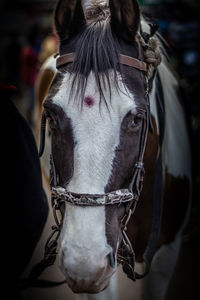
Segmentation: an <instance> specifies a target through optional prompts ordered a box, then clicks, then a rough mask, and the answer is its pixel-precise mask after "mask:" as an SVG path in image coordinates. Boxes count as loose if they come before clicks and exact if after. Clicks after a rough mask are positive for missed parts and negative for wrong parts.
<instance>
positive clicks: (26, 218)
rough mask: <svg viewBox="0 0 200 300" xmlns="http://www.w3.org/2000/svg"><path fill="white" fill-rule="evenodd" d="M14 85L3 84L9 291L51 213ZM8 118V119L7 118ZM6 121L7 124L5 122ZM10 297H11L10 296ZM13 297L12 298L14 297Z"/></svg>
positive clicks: (0, 94) (4, 207) (3, 208)
mask: <svg viewBox="0 0 200 300" xmlns="http://www.w3.org/2000/svg"><path fill="white" fill-rule="evenodd" d="M14 93H15V89H14V87H11V86H8V85H5V84H0V99H1V105H2V106H3V107H2V109H3V110H2V111H3V114H4V116H5V118H4V122H2V127H1V128H4V129H3V143H4V147H3V153H2V157H3V159H4V161H5V163H4V165H3V169H1V171H2V174H3V183H4V184H3V186H4V188H5V191H6V195H5V199H6V201H4V202H3V203H2V205H1V211H2V212H5V213H6V215H7V217H6V223H5V224H6V227H5V226H4V228H5V232H3V233H5V239H4V246H5V247H6V249H7V251H6V253H5V252H4V258H5V270H4V271H5V272H4V276H5V277H6V275H7V273H9V277H6V278H9V280H8V282H7V283H8V284H9V290H8V291H6V294H9V293H10V292H15V297H16V298H14V299H17V294H18V288H17V286H18V279H19V277H20V276H21V275H22V273H23V271H24V270H25V268H26V267H27V265H28V263H29V261H30V259H31V256H32V254H33V251H34V249H35V246H36V244H37V243H38V241H39V239H40V237H41V234H42V230H43V228H44V225H45V223H46V219H47V216H48V202H47V198H46V195H45V192H44V190H43V186H42V179H41V170H40V162H39V158H38V150H37V147H36V144H35V139H34V137H33V134H32V130H31V129H30V127H29V125H28V124H27V122H26V121H25V119H24V118H23V117H22V116H21V115H20V113H19V112H18V110H17V109H16V107H15V106H14V104H13V102H12V100H11V98H12V96H13V94H14ZM5 120H6V122H5ZM5 124H6V126H5ZM8 298H9V297H8ZM12 299H13V298H12Z"/></svg>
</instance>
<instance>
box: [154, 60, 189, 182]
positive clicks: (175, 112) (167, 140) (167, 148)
mask: <svg viewBox="0 0 200 300" xmlns="http://www.w3.org/2000/svg"><path fill="white" fill-rule="evenodd" d="M158 71H159V75H160V78H161V81H162V83H163V93H164V100H165V112H166V113H165V115H166V122H165V134H164V141H163V152H162V156H163V162H164V165H165V166H166V167H167V170H168V173H169V174H172V175H173V176H175V177H184V176H186V177H188V178H189V179H190V178H191V159H190V158H191V153H190V147H189V138H188V131H187V127H186V121H185V116H184V111H183V107H182V106H181V103H180V100H179V99H178V88H179V82H178V79H177V77H175V75H174V73H173V72H172V71H170V66H169V64H168V62H167V61H166V59H165V58H164V57H163V60H162V63H161V65H160V66H159V67H158Z"/></svg>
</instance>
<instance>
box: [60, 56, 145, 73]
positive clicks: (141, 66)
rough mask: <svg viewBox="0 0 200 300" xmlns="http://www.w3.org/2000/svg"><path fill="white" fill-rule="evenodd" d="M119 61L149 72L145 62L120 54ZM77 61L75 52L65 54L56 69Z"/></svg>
mask: <svg viewBox="0 0 200 300" xmlns="http://www.w3.org/2000/svg"><path fill="white" fill-rule="evenodd" d="M119 59H120V63H121V64H122V65H126V66H129V67H133V68H135V69H138V70H140V71H143V72H146V71H147V64H146V63H145V62H144V61H141V60H139V59H137V58H133V57H131V56H127V55H123V54H120V56H119ZM75 60H76V56H75V53H74V52H72V53H67V54H63V55H61V56H59V57H58V58H57V60H56V68H57V69H58V68H59V67H61V66H63V65H65V64H67V63H71V62H74V61H75Z"/></svg>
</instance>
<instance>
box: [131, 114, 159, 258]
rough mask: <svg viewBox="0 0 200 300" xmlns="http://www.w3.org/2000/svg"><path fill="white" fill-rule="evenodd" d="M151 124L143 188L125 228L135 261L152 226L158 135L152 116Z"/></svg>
mask: <svg viewBox="0 0 200 300" xmlns="http://www.w3.org/2000/svg"><path fill="white" fill-rule="evenodd" d="M152 124H153V128H154V132H153V133H150V132H149V134H148V139H147V145H146V150H145V155H144V168H145V176H144V183H143V189H142V193H141V196H140V198H139V201H138V205H137V207H136V210H135V213H134V215H133V216H132V218H131V219H130V221H129V224H128V230H127V234H128V237H129V238H130V241H131V243H132V245H133V249H134V251H135V254H136V259H137V261H142V255H143V253H144V251H145V249H146V245H147V243H148V240H149V235H150V233H151V226H152V216H153V197H154V181H155V173H156V163H157V154H158V149H159V136H158V131H157V125H156V121H155V119H154V117H152Z"/></svg>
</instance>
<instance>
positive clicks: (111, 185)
mask: <svg viewBox="0 0 200 300" xmlns="http://www.w3.org/2000/svg"><path fill="white" fill-rule="evenodd" d="M61 2H62V1H61ZM57 13H58V10H57ZM90 38H92V36H90ZM61 46H62V44H61ZM109 46H110V45H108V47H109ZM112 46H113V45H112ZM84 47H85V45H84ZM108 52H109V51H108ZM120 52H121V53H124V54H127V55H130V56H133V55H132V53H135V55H138V49H137V44H136V43H133V45H131V46H130V45H129V46H127V43H126V42H124V41H121V44H120ZM110 54H111V52H110V53H108V55H110ZM77 57H78V56H77ZM85 59H86V58H85ZM89 59H90V62H91V58H89ZM86 62H89V60H88V61H87V59H86ZM104 67H105V72H106V74H107V75H106V77H103V75H99V81H97V79H96V73H95V72H96V71H97V70H96V69H95V68H94V70H90V71H89V72H88V74H87V75H86V77H87V81H86V84H85V87H84V90H83V92H82V93H79V92H76V91H79V88H80V80H75V77H74V75H76V74H75V71H74V69H72V67H71V65H69V66H67V67H61V68H60V70H59V71H58V72H57V74H56V76H55V79H54V81H53V83H52V86H51V88H50V92H49V95H48V96H47V99H46V101H45V104H44V107H45V113H46V115H47V116H48V117H49V120H50V122H49V124H50V128H51V134H52V155H53V159H54V164H55V169H56V173H57V180H58V185H59V186H61V187H63V188H64V189H66V190H68V191H71V192H74V193H78V194H104V193H108V192H111V191H115V190H118V189H121V188H127V187H128V185H129V182H130V180H131V177H132V172H133V166H134V164H135V162H136V161H137V157H138V153H139V147H140V137H141V134H142V124H143V118H144V116H145V111H146V106H145V90H146V83H145V78H144V76H143V74H142V73H141V72H140V71H138V70H136V69H133V68H130V67H124V68H123V75H122V74H121V73H120V72H118V71H116V70H115V71H114V70H112V69H109V70H108V69H107V66H106V65H105V66H104ZM79 76H80V77H81V76H85V75H83V74H79ZM81 78H82V77H81ZM99 83H100V87H103V90H104V91H103V99H102V94H101V89H100V87H99ZM74 91H75V92H74ZM80 103H81V105H79V104H80ZM124 214H125V204H122V205H120V206H119V205H108V206H97V207H88V206H87V207H81V206H74V205H71V204H70V203H65V207H64V208H63V223H62V231H61V247H60V254H59V258H60V268H61V270H62V272H63V273H64V275H65V276H66V279H67V282H68V284H69V286H70V287H71V288H72V290H73V291H74V292H87V293H88V292H91V293H97V292H100V291H101V290H103V289H105V288H106V287H107V286H108V284H109V280H110V277H111V275H112V274H113V273H114V272H115V270H116V267H117V249H118V246H119V244H120V241H121V229H120V226H121V219H122V217H123V216H124Z"/></svg>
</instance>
